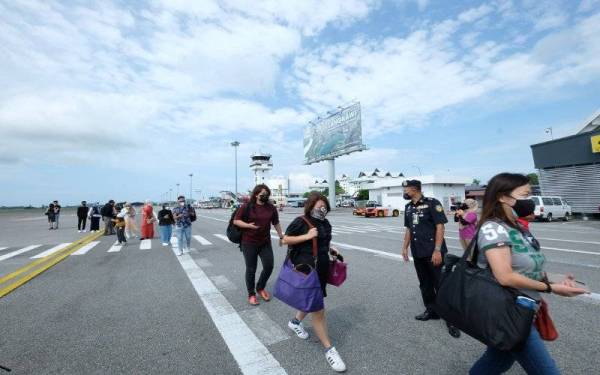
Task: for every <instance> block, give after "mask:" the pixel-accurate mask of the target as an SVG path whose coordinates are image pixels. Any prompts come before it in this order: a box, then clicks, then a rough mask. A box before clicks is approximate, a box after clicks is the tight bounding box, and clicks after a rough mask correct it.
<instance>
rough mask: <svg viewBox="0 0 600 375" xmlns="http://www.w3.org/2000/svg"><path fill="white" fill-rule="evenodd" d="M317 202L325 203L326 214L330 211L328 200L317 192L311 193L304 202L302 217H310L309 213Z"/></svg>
mask: <svg viewBox="0 0 600 375" xmlns="http://www.w3.org/2000/svg"><path fill="white" fill-rule="evenodd" d="M318 201H323V202H325V207H327V212H329V211H331V206H330V205H329V200H328V199H327V197H326V196H324V195H323V194H321V193H319V192H316V191H313V192H312V193H310V195H309V196H308V198H307V199H306V202H305V203H304V216H306V217H309V216H310V212H311V211H312V209H313V208H315V204H317V202H318Z"/></svg>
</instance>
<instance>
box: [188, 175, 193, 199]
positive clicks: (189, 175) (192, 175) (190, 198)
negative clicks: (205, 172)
mask: <svg viewBox="0 0 600 375" xmlns="http://www.w3.org/2000/svg"><path fill="white" fill-rule="evenodd" d="M189 176H190V201H192V200H193V198H192V177H194V174H193V173H190V174H189ZM190 204H191V203H190Z"/></svg>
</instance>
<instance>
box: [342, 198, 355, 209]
mask: <svg viewBox="0 0 600 375" xmlns="http://www.w3.org/2000/svg"><path fill="white" fill-rule="evenodd" d="M340 206H341V207H354V201H353V200H352V199H346V200H343V201H342V203H340Z"/></svg>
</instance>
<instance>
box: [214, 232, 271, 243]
mask: <svg viewBox="0 0 600 375" xmlns="http://www.w3.org/2000/svg"><path fill="white" fill-rule="evenodd" d="M213 236H215V237H219V238H220V239H222V240H223V241H225V242H229V243H233V242H231V241H229V238H227V236H226V235H224V234H219V233H215V234H213ZM277 238H279V237H277Z"/></svg>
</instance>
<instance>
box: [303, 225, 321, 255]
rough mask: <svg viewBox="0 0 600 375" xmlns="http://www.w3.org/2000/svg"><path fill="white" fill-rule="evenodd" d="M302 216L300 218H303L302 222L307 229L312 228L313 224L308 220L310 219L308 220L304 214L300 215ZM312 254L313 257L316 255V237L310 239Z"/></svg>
mask: <svg viewBox="0 0 600 375" xmlns="http://www.w3.org/2000/svg"><path fill="white" fill-rule="evenodd" d="M300 217H301V218H302V220H304V222H305V223H306V225H308V230H311V229H312V228H314V227H315V226H314V225H313V224H312V223H311V222H310V220H308V219H307V218H306V216H300ZM312 255H313V258H316V257H317V237H314V238H313V239H312Z"/></svg>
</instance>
